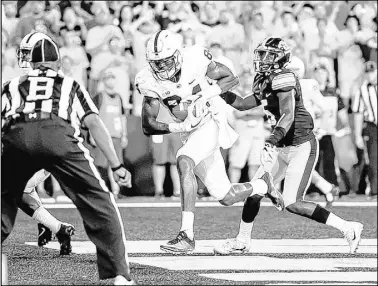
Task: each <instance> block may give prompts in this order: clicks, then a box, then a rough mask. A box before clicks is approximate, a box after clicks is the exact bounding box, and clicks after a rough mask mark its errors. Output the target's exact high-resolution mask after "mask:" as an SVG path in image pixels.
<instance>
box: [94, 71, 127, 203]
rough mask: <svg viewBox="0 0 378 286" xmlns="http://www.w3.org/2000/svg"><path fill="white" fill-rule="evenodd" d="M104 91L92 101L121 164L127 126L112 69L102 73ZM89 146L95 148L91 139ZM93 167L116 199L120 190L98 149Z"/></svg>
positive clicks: (95, 152)
mask: <svg viewBox="0 0 378 286" xmlns="http://www.w3.org/2000/svg"><path fill="white" fill-rule="evenodd" d="M103 82H104V91H103V92H101V93H99V94H97V95H96V96H95V97H94V98H93V101H94V103H95V104H96V106H97V108H98V110H99V116H100V118H101V119H102V121H103V122H104V124H105V126H106V128H107V129H108V131H109V134H110V136H111V137H112V140H113V145H114V149H115V150H116V153H117V155H118V158H119V160H120V162H121V163H123V152H122V150H123V149H125V148H126V146H127V143H128V139H127V129H126V127H127V124H126V110H125V109H124V108H123V106H124V104H123V103H122V97H121V96H120V94H119V93H117V92H116V91H115V86H116V73H115V71H114V69H113V68H108V69H106V70H105V72H104V78H103ZM90 142H91V144H92V145H94V146H96V144H95V142H94V140H93V139H92V138H91V140H90ZM94 158H95V165H96V166H97V167H98V169H99V171H100V173H101V174H102V176H103V177H105V178H107V180H108V181H109V182H110V186H111V190H112V192H113V194H114V195H115V196H116V197H118V195H119V192H120V188H119V185H118V184H117V183H116V182H115V181H114V179H113V175H112V173H113V172H112V171H111V169H110V166H109V163H108V162H107V160H106V158H105V156H104V154H103V153H102V151H101V150H100V149H99V148H95V150H94Z"/></svg>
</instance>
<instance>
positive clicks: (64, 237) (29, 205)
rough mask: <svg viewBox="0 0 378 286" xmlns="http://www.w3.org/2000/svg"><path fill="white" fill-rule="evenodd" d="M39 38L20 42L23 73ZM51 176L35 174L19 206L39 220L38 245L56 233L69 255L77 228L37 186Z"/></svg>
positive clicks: (44, 172)
mask: <svg viewBox="0 0 378 286" xmlns="http://www.w3.org/2000/svg"><path fill="white" fill-rule="evenodd" d="M41 37H44V34H41ZM39 40H40V38H39V37H35V38H33V41H28V37H25V38H24V39H23V40H22V41H21V43H20V47H19V49H18V50H17V58H18V65H19V66H20V68H21V71H22V73H23V74H27V73H28V72H29V71H30V70H31V66H30V62H29V60H30V58H29V57H30V51H31V49H32V47H33V46H34V44H35V42H36V41H39ZM4 84H5V82H2V86H4ZM3 128H7V123H6V121H5V120H2V131H3ZM49 176H50V173H49V172H47V171H45V170H43V169H42V170H40V171H38V172H37V173H35V174H34V175H33V177H32V178H31V179H30V180H29V181H28V183H27V185H26V187H25V190H24V194H23V196H22V199H21V202H20V205H19V208H20V209H21V210H22V211H23V212H25V213H26V214H27V215H28V216H30V217H31V218H33V219H34V220H36V221H37V222H38V246H44V245H46V244H47V243H48V242H50V241H51V240H52V238H53V235H55V236H56V238H57V239H58V241H59V243H60V254H61V255H68V254H70V253H71V250H72V248H71V235H73V234H74V231H75V228H74V226H73V225H72V224H69V223H65V222H62V221H60V220H58V219H57V218H55V217H54V216H53V215H52V214H51V213H49V212H48V211H47V210H46V208H45V207H44V206H43V205H42V202H41V199H40V197H39V195H38V193H37V190H36V187H37V186H38V185H39V184H40V183H42V182H43V181H45V180H46V179H47V178H48V177H49Z"/></svg>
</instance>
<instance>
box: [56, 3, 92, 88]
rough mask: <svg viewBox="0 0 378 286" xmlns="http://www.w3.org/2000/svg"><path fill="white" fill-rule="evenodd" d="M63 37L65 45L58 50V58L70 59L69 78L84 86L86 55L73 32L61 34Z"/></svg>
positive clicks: (85, 79)
mask: <svg viewBox="0 0 378 286" xmlns="http://www.w3.org/2000/svg"><path fill="white" fill-rule="evenodd" d="M67 10H68V9H67ZM67 10H66V11H67ZM63 37H64V44H65V45H64V46H63V47H61V48H60V50H59V51H60V56H61V57H62V59H63V58H64V57H69V58H70V61H71V63H70V76H72V77H73V78H74V79H75V80H76V81H77V82H78V83H80V84H82V85H83V86H86V84H87V68H88V67H89V61H88V58H87V54H86V53H85V50H84V48H83V46H82V45H81V40H80V38H79V36H78V35H77V34H76V33H74V32H66V33H64V34H63ZM67 75H69V74H67Z"/></svg>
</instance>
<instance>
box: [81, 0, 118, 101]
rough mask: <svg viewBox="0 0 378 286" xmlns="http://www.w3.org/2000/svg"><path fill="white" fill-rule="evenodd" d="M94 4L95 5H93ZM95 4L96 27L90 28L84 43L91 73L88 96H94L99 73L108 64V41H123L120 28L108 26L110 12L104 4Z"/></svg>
mask: <svg viewBox="0 0 378 286" xmlns="http://www.w3.org/2000/svg"><path fill="white" fill-rule="evenodd" d="M94 4H95V3H94ZM100 4H101V3H100V2H99V4H97V2H96V6H95V7H96V8H95V11H94V15H95V21H96V24H97V25H96V26H94V27H93V28H91V29H90V30H89V31H88V34H87V40H86V43H85V48H86V51H87V52H88V53H89V54H90V55H91V72H90V81H89V84H88V91H89V94H92V95H93V94H95V92H96V89H97V84H98V81H99V77H100V72H101V71H102V70H103V69H104V68H105V67H106V65H107V64H108V62H107V59H106V56H105V57H104V54H106V53H107V54H109V41H110V39H112V38H113V37H118V38H119V39H123V35H122V31H121V30H120V28H118V27H116V26H114V25H111V24H109V22H110V20H111V19H110V12H109V9H108V7H107V6H106V4H104V5H100Z"/></svg>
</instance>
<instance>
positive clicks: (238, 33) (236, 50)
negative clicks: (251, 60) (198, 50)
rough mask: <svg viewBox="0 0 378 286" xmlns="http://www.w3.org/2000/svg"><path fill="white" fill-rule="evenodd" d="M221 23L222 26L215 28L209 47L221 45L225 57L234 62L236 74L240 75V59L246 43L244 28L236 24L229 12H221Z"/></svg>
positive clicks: (210, 37) (209, 40)
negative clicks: (214, 44) (215, 44)
mask: <svg viewBox="0 0 378 286" xmlns="http://www.w3.org/2000/svg"><path fill="white" fill-rule="evenodd" d="M220 22H221V24H220V25H218V26H215V27H214V28H213V31H212V33H211V34H210V36H209V39H208V45H210V44H211V43H220V44H221V46H222V47H223V49H224V51H225V56H226V57H228V58H229V59H230V60H231V61H232V62H233V64H234V66H235V70H236V72H237V73H240V72H241V63H240V57H241V52H242V49H243V46H244V41H245V35H244V28H243V26H242V25H241V24H239V23H236V21H235V17H234V16H233V14H232V13H230V12H228V11H227V10H223V11H222V12H221V14H220Z"/></svg>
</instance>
